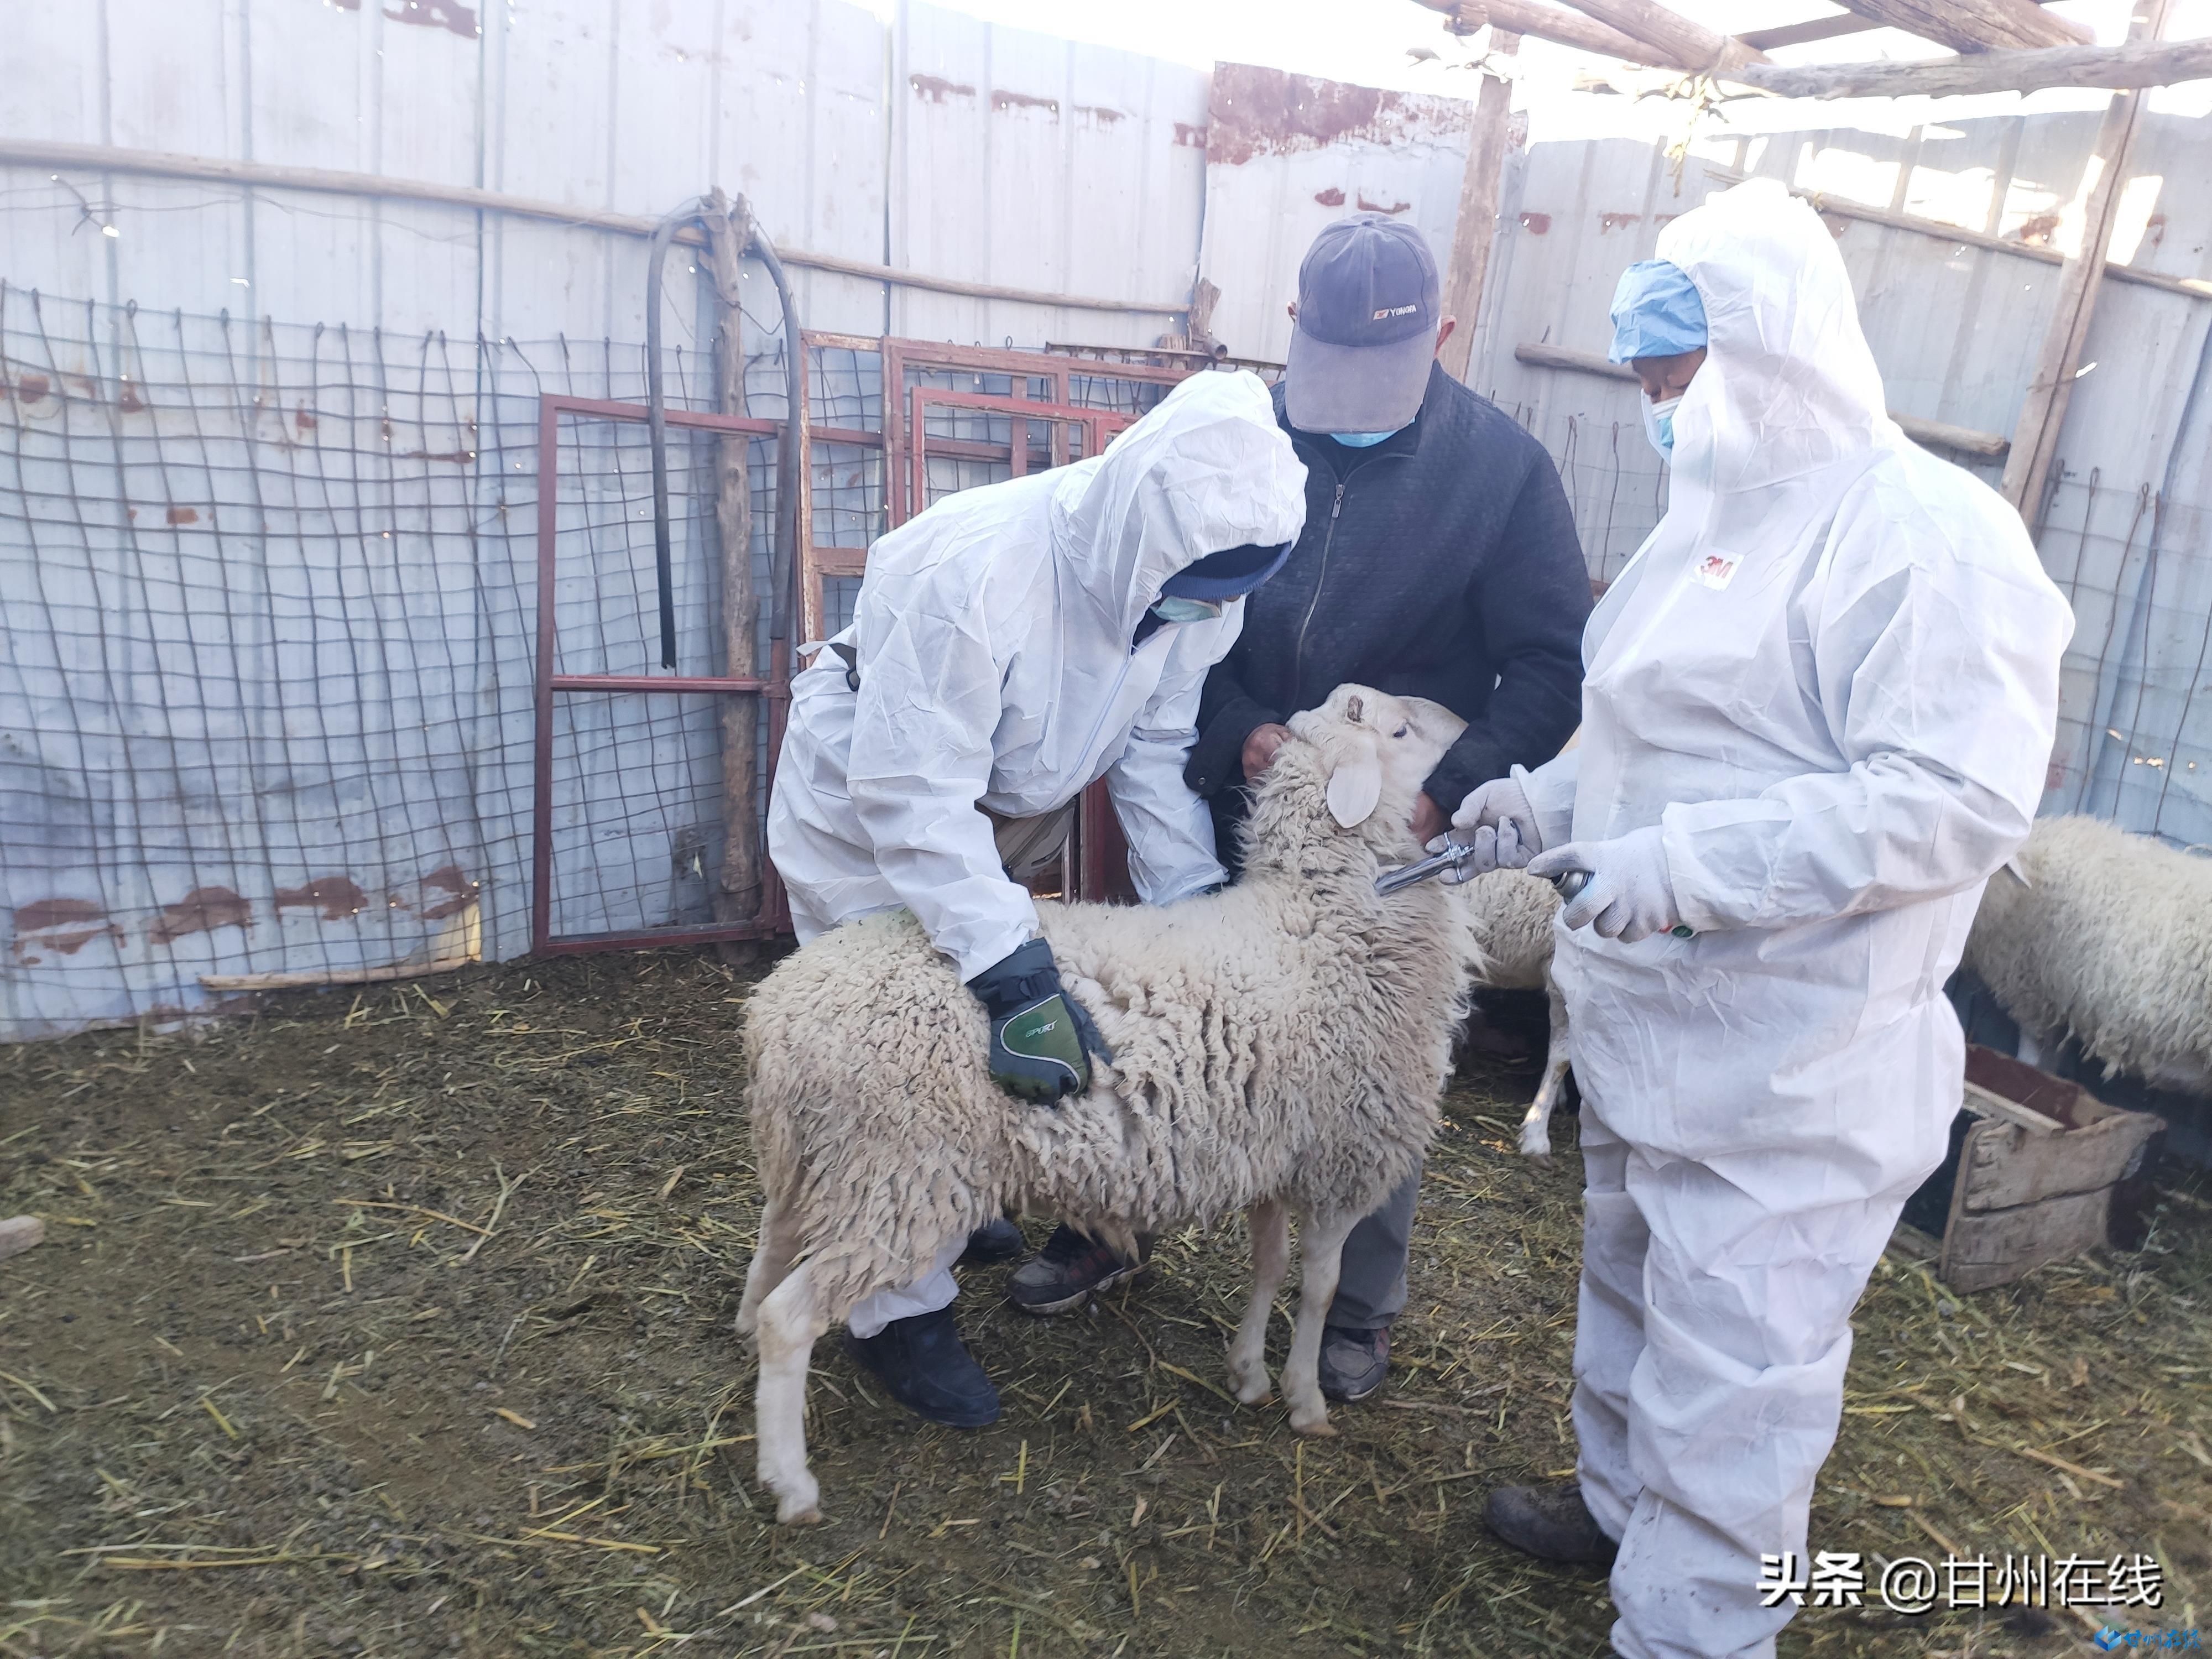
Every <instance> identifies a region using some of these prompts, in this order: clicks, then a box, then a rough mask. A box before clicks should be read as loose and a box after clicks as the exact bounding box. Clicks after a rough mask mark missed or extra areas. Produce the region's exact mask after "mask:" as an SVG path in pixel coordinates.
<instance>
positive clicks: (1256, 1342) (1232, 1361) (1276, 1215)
mask: <svg viewBox="0 0 2212 1659" xmlns="http://www.w3.org/2000/svg"><path fill="white" fill-rule="evenodd" d="M1244 1221H1245V1225H1247V1226H1248V1227H1249V1228H1250V1229H1251V1231H1252V1299H1251V1301H1250V1302H1249V1303H1247V1304H1245V1307H1244V1317H1243V1319H1242V1320H1241V1321H1239V1322H1238V1323H1237V1335H1236V1339H1235V1340H1233V1341H1231V1343H1230V1345H1229V1381H1230V1383H1231V1384H1232V1385H1233V1386H1234V1387H1235V1389H1236V1390H1237V1399H1238V1400H1240V1401H1243V1403H1244V1404H1245V1405H1248V1406H1256V1405H1258V1404H1259V1403H1260V1402H1261V1401H1263V1400H1265V1399H1266V1398H1267V1395H1268V1394H1269V1393H1270V1392H1272V1390H1273V1384H1272V1383H1270V1382H1269V1381H1268V1379H1267V1316H1268V1314H1269V1312H1270V1311H1271V1310H1273V1307H1274V1305H1275V1292H1276V1291H1279V1290H1281V1289H1282V1288H1283V1276H1284V1275H1285V1273H1288V1272H1289V1271H1290V1267H1291V1216H1290V1212H1289V1211H1287V1210H1285V1208H1284V1207H1283V1206H1282V1204H1281V1203H1280V1202H1279V1201H1278V1200H1274V1199H1269V1200H1266V1201H1265V1202H1263V1203H1259V1204H1255V1205H1254V1206H1252V1207H1251V1208H1250V1209H1249V1210H1247V1211H1246V1212H1244Z"/></svg>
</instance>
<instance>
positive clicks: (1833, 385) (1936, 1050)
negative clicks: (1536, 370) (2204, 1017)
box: [1453, 179, 2073, 1659]
mask: <svg viewBox="0 0 2212 1659" xmlns="http://www.w3.org/2000/svg"><path fill="white" fill-rule="evenodd" d="M1657 251H1658V254H1659V258H1657V259H1656V260H1655V261H1649V262H1646V263H1645V264H1643V265H1639V266H1638V267H1635V268H1634V269H1632V270H1631V271H1630V272H1629V273H1628V275H1627V276H1626V277H1625V278H1624V279H1623V281H1622V283H1621V287H1620V294H1619V295H1618V297H1617V298H1616V301H1615V308H1614V313H1613V315H1614V321H1615V325H1616V329H1617V333H1616V338H1615V344H1614V349H1613V356H1614V358H1615V360H1616V361H1622V360H1626V361H1630V362H1633V363H1634V365H1635V367H1636V368H1637V370H1638V376H1639V378H1640V379H1641V380H1643V381H1644V386H1645V389H1646V392H1647V398H1648V402H1647V404H1646V408H1645V425H1646V428H1647V430H1648V432H1649V433H1650V436H1651V439H1652V441H1653V443H1654V445H1655V446H1656V447H1658V448H1659V449H1660V450H1661V452H1662V454H1663V455H1665V456H1667V457H1668V459H1669V460H1670V461H1671V464H1672V474H1673V476H1672V481H1671V485H1670V489H1669V496H1668V510H1667V513H1666V516H1665V517H1664V518H1663V519H1662V520H1661V521H1660V524H1659V526H1658V527H1657V528H1656V530H1654V531H1653V532H1652V533H1651V535H1650V538H1648V539H1647V540H1646V541H1645V543H1644V546H1643V547H1642V549H1641V550H1638V553H1637V555H1636V556H1635V558H1634V559H1633V560H1632V562H1630V563H1629V564H1628V566H1627V567H1626V568H1625V569H1624V570H1623V571H1622V573H1621V575H1620V579H1619V580H1616V581H1615V582H1614V583H1613V586H1612V587H1611V588H1610V589H1609V590H1608V591H1607V593H1606V594H1605V596H1604V598H1603V599H1601V601H1600V602H1599V604H1598V606H1597V609H1596V611H1595V612H1594V613H1593V615H1592V616H1591V618H1590V622H1589V629H1588V630H1587V632H1586V633H1585V635H1584V637H1583V659H1584V663H1585V666H1586V670H1587V676H1586V678H1585V682H1584V690H1583V739H1582V743H1581V745H1580V747H1579V749H1578V750H1571V751H1570V752H1569V753H1567V754H1566V755H1564V756H1562V757H1560V758H1559V759H1558V760H1555V761H1553V762H1551V763H1547V764H1546V765H1544V766H1541V767H1540V768H1538V769H1535V770H1534V771H1533V772H1522V771H1520V770H1518V769H1516V772H1515V773H1514V775H1512V776H1510V777H1509V778H1506V779H1501V780H1499V781H1497V782H1495V783H1492V784H1486V785H1485V786H1483V787H1481V788H1480V789H1477V790H1476V791H1474V793H1472V794H1470V795H1469V796H1468V799H1467V800H1466V801H1465V802H1464V803H1463V804H1462V806H1461V808H1460V810H1459V811H1458V812H1456V813H1455V815H1454V817H1453V823H1454V824H1455V827H1456V830H1457V833H1458V836H1459V838H1461V839H1471V840H1472V841H1473V842H1474V846H1475V856H1474V858H1473V859H1472V860H1470V864H1471V866H1474V868H1476V869H1480V868H1487V867H1492V866H1497V865H1504V866H1522V865H1525V866H1526V867H1527V868H1528V870H1529V871H1531V872H1534V873H1536V874H1541V875H1558V874H1560V873H1562V872H1567V871H1573V870H1583V871H1588V872H1591V873H1590V877H1589V882H1588V884H1587V885H1586V886H1585V887H1584V888H1583V890H1582V891H1581V892H1580V893H1579V894H1578V895H1577V896H1576V897H1575V898H1574V899H1572V900H1571V902H1569V903H1568V904H1566V905H1565V907H1564V908H1563V909H1562V911H1561V913H1560V915H1559V926H1558V948H1557V951H1556V955H1555V959H1554V963H1553V972H1554V974H1555V975H1556V977H1557V981H1558V984H1559V989H1560V992H1561V994H1563V995H1564V996H1565V999H1566V1002H1567V1007H1568V1011H1569V1013H1570V1015H1571V1026H1572V1031H1573V1036H1572V1038H1571V1042H1572V1052H1573V1060H1574V1067H1575V1073H1576V1076H1577V1079H1578V1080H1579V1082H1580V1084H1581V1085H1582V1090H1583V1119H1582V1122H1583V1127H1582V1146H1583V1169H1584V1182H1585V1188H1584V1210H1583V1273H1582V1287H1581V1293H1580V1299H1579V1305H1578V1309H1577V1327H1576V1334H1575V1359H1574V1372H1575V1393H1574V1407H1573V1410H1574V1421H1575V1428H1576V1431H1577V1436H1578V1437H1579V1439H1580V1443H1581V1445H1580V1455H1579V1459H1578V1462H1577V1480H1575V1481H1574V1482H1571V1483H1562V1484H1561V1485H1560V1486H1553V1487H1509V1488H1505V1489H1503V1490H1501V1491H1498V1492H1494V1493H1492V1496H1491V1498H1490V1501H1489V1505H1488V1509H1487V1512H1486V1519H1487V1520H1488V1521H1489V1522H1490V1524H1491V1525H1492V1528H1494V1529H1495V1530H1497V1531H1498V1533H1499V1534H1501V1535H1502V1536H1504V1538H1505V1539H1506V1540H1507V1541H1509V1542H1511V1543H1514V1544H1516V1545H1518V1546H1519V1547H1522V1548H1524V1549H1527V1550H1528V1551H1529V1552H1531V1553H1535V1554H1538V1555H1541V1556H1544V1557H1547V1558H1548V1559H1554V1560H1566V1561H1586V1562H1591V1563H1597V1562H1601V1561H1603V1560H1605V1559H1612V1562H1613V1566H1612V1591H1613V1604H1614V1607H1615V1609H1616V1612H1617V1613H1618V1615H1619V1617H1618V1620H1617V1622H1616V1623H1615V1624H1614V1626H1613V1647H1614V1649H1615V1650H1617V1651H1618V1652H1620V1653H1622V1654H1625V1655H1629V1656H1633V1659H1659V1656H1666V1659H1678V1656H1689V1655H1699V1656H1717V1655H1771V1654H1772V1653H1773V1651H1774V1638H1775V1634H1776V1632H1778V1630H1779V1629H1780V1628H1781V1627H1782V1626H1783V1625H1784V1624H1785V1623H1786V1622H1787V1621H1788V1620H1789V1618H1790V1613H1791V1611H1792V1607H1791V1605H1790V1601H1788V1599H1787V1598H1786V1597H1776V1596H1774V1595H1762V1593H1761V1592H1760V1590H1759V1588H1758V1586H1759V1580H1760V1577H1761V1563H1760V1557H1761V1556H1762V1555H1779V1554H1783V1553H1796V1556H1797V1558H1798V1559H1799V1560H1800V1561H1801V1562H1802V1561H1804V1560H1806V1559H1808V1555H1807V1544H1808V1540H1807V1522H1808V1511H1809V1509H1810V1505H1811V1500H1812V1491H1813V1482H1814V1476H1815V1475H1816V1474H1817V1473H1818V1472H1819V1470H1820V1465H1821V1463H1822V1462H1823V1461H1824V1460H1825V1459H1826V1456H1827V1454H1828V1451H1829V1449H1830V1447H1831V1446H1832V1443H1833V1442H1834V1439H1835V1435H1836V1430H1837V1425H1838V1422H1839V1421H1840V1419H1841V1414H1842V1408H1843V1389H1844V1364H1845V1361H1846V1360H1847V1359H1848V1358H1849V1356H1850V1346H1851V1331H1850V1316H1851V1310H1852V1309H1853V1307H1854V1306H1855V1305H1856V1304H1857V1301H1858V1298H1859V1296H1860V1293H1861V1291H1863V1289H1864V1287H1865V1285H1866V1281H1867V1279H1868V1276H1869V1273H1871V1272H1872V1270H1873V1268H1874V1265H1875V1262H1876V1261H1878V1260H1879V1259H1880V1257H1881V1253H1882V1250H1883V1248H1884V1246H1885V1245H1886V1244H1887V1243H1888V1241H1889V1237H1890V1234H1891V1231H1892V1230H1893V1228H1894V1227H1895V1225H1896V1224H1897V1220H1898V1216H1899V1212H1900V1211H1901V1210H1902V1208H1903V1206H1904V1204H1905V1200H1906V1198H1907V1197H1908V1196H1909V1195H1910V1194H1911V1193H1912V1191H1913V1189H1914V1188H1916V1187H1917V1186H1918V1185H1919V1184H1920V1182H1922V1181H1923V1179H1925V1178H1926V1176H1928V1175H1929V1173H1930V1172H1931V1171H1932V1170H1935V1169H1936V1166H1937V1165H1938V1164H1940V1163H1941V1162H1942V1158H1943V1155H1944V1151H1945V1147H1946V1145H1947V1138H1948V1131H1949V1127H1950V1124H1951V1121H1952V1119H1953V1117H1954V1115H1956V1113H1957V1112H1958V1110H1959V1107H1960V1093H1961V1084H1962V1079H1963V1074H1964V1066H1965V1045H1964V1041H1963V1038H1962V1036H1961V1034H1960V1026H1959V1022H1958V1020H1957V1018H1956V1017H1955V1016H1954V1013H1953V1012H1952V1010H1951V1006H1950V1004H1949V1003H1948V1001H1947V1000H1945V997H1944V995H1943V985H1944V981H1945V980H1946V979H1947V978H1948V976H1949V975H1950V974H1951V971H1952V969H1954V967H1955V966H1956V965H1957V963H1958V961H1959V957H1960V951H1961V949H1962V948H1963V946H1964V944H1965V941H1966V933H1967V929H1968V927H1969V926H1970V925H1971V923H1972V920H1973V915H1974V910H1975V907H1976V905H1977V904H1978V902H1979V899H1980V896H1981V892H1982V888H1983V884H1984V882H1985V881H1986V880H1987V879H1988V878H1989V877H1990V875H1991V873H1992V872H1995V871H1996V869H1997V868H1998V867H1999V866H2001V865H2002V864H2003V863H2004V862H2005V860H2007V859H2008V857H2010V856H2011V854H2013V852H2014V851H2015V849H2016V848H2018V847H2019V846H2020V844H2021V842H2022V841H2023V840H2024V839H2025V838H2026V836H2027V830H2028V827H2029V823H2030V820H2031V818H2032V817H2033V813H2034V811H2035V807H2036V805H2037V803H2038V801H2039V799H2040V796H2041V793H2042V788H2043V777H2044V769H2045V763H2046V762H2047V760H2048V758H2049V756H2050V752H2051V741H2052V737H2053V734H2054V732H2055V729H2056V722H2057V692H2058V665H2059V658H2060V655H2061V653H2063V651H2064V649H2065V647H2066V643H2067V641H2068V639H2069V636H2070V635H2071V633H2072V629H2073V619H2072V617H2071V615H2070V613H2069V611H2068V609H2067V606H2066V604H2065V601H2064V600H2063V598H2062V597H2061V596H2060V595H2059V593H2058V592H2057V589H2056V588H2055V587H2053V586H2052V585H2051V582H2050V580H2048V578H2046V577H2045V574H2044V573H2043V570H2042V568H2041V566H2040V565H2039V562H2037V558H2036V554H2035V550H2034V548H2033V545H2032V544H2030V542H2029V540H2028V538H2027V532H2026V531H2025V529H2024V528H2023V526H2021V520H2020V518H2019V516H2018V514H2016V513H2015V512H2014V511H2013V510H2012V509H2011V507H2008V506H2007V505H2006V504H2005V502H2004V501H2002V499H2001V498H1999V497H1998V496H1997V495H1996V494H1995V493H1994V492H1993V491H1991V490H1990V489H1988V488H1987V487H1985V486H1984V484H1982V483H1980V482H1978V480H1976V479H1974V478H1973V477H1971V476H1969V475H1968V474H1966V472H1963V471H1960V470H1959V469H1957V468H1955V467H1953V466H1951V465H1948V464H1946V463H1944V462H1942V461H1939V460H1937V459H1934V458H1933V457H1931V456H1929V455H1928V454H1926V453H1923V451H1921V450H1920V449H1918V448H1917V447H1915V446H1913V445H1912V444H1911V442H1909V441H1906V439H1905V436H1904V435H1903V434H1902V433H1900V432H1899V429H1898V428H1897V426H1896V424H1895V423H1894V422H1892V421H1891V420H1890V418H1889V417H1888V416H1887V413H1886V412H1885V408H1884V403H1883V398H1882V387H1881V376H1880V374H1878V372H1877V371H1876V369H1875V362H1874V359H1873V356H1872V354H1871V353H1870V352H1869V350H1868V349H1867V344H1866V341H1865V338H1864V337H1863V335H1862V334H1861V332H1860V329H1859V323H1858V317H1857V308H1856V306H1855V304H1854V301H1853V299H1852V295H1851V290H1850V282H1849V279H1848V278H1847V276H1845V273H1844V264H1843V260H1842V258H1841V256H1840V255H1839V254H1838V252H1837V249H1836V244H1835V240H1834V238H1833V237H1832V236H1831V235H1830V234H1828V232H1827V230H1826V228H1824V227H1823V226H1822V224H1821V222H1820V219H1819V218H1818V217H1817V216H1815V215H1814V212H1813V211H1812V210H1811V209H1810V208H1808V207H1807V206H1806V205H1805V204H1803V203H1802V202H1798V201H1796V200H1794V199H1792V198H1790V197H1789V196H1788V195H1787V194H1786V193H1785V192H1784V191H1783V190H1782V188H1781V187H1780V186H1779V185H1776V184H1774V183H1772V182H1771V181H1769V180H1763V179H1762V180H1757V181H1754V182H1753V183H1750V184H1747V185H1741V186H1739V187H1737V188H1736V189H1734V190H1731V191H1726V192H1724V193H1722V194H1720V195H1718V196H1716V197H1712V198H1711V200H1709V201H1708V202H1707V203H1706V204H1705V205H1704V206H1703V207H1701V208H1699V209H1697V210H1693V211H1692V212H1690V213H1686V214H1685V215H1684V216H1682V217H1681V218H1680V219H1678V220H1676V221H1674V223H1673V224H1671V225H1669V226H1668V228H1666V229H1665V230H1664V231H1663V232H1662V234H1661V235H1660V238H1659V244H1658V250H1657ZM1531 854H1537V856H1534V857H1533V858H1532V857H1531V856H1530V855H1531ZM1683 933H1688V935H1689V936H1687V937H1684V936H1682V935H1683ZM1616 1550H1617V1553H1616ZM1769 1601H1772V1602H1774V1603H1775V1604H1774V1605H1767V1603H1768V1602H1769Z"/></svg>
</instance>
